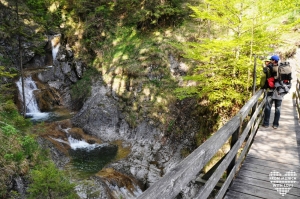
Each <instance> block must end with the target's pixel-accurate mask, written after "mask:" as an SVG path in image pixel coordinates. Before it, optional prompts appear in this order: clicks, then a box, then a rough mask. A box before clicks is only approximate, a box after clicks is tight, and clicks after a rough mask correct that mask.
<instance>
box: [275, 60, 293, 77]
mask: <svg viewBox="0 0 300 199" xmlns="http://www.w3.org/2000/svg"><path fill="white" fill-rule="evenodd" d="M272 76H273V77H274V79H275V80H279V81H283V82H286V81H290V80H291V79H292V67H291V65H290V62H281V63H280V64H279V66H273V70H272Z"/></svg>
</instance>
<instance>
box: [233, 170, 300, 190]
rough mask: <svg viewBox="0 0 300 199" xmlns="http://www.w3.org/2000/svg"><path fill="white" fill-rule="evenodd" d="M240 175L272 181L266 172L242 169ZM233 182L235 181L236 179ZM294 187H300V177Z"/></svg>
mask: <svg viewBox="0 0 300 199" xmlns="http://www.w3.org/2000/svg"><path fill="white" fill-rule="evenodd" d="M270 172H271V171H270ZM282 175H284V173H283V172H282ZM238 176H240V177H242V176H244V177H250V178H254V179H257V180H262V181H266V182H270V178H269V174H266V173H257V172H253V171H249V170H244V169H241V170H240V171H239V173H238ZM233 182H235V180H234V181H233ZM294 187H297V188H300V184H299V177H297V182H296V183H295V184H294ZM230 189H231V187H230Z"/></svg>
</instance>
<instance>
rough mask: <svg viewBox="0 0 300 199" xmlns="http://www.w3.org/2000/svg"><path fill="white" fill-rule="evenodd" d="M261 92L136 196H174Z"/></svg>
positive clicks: (224, 138) (221, 144)
mask: <svg viewBox="0 0 300 199" xmlns="http://www.w3.org/2000/svg"><path fill="white" fill-rule="evenodd" d="M262 94H263V90H259V91H258V92H257V93H256V94H255V95H254V96H252V97H251V99H250V100H249V101H248V102H247V103H246V104H245V105H244V106H243V108H242V109H241V110H240V111H239V112H238V114H237V115H236V116H234V117H233V118H232V119H231V120H230V121H228V122H227V123H226V124H225V125H224V126H223V127H221V128H220V129H219V130H218V131H217V132H216V133H215V134H214V135H213V136H212V137H210V138H209V139H208V140H207V141H206V142H204V143H203V144H202V145H200V146H199V147H198V148H197V149H196V150H194V151H193V152H192V153H191V154H190V155H189V156H187V157H186V158H185V159H184V160H182V161H181V162H180V163H179V164H178V165H177V166H176V167H174V168H173V169H172V170H171V171H169V172H168V173H166V174H165V175H164V176H163V177H162V178H161V179H160V180H159V181H157V182H156V183H154V184H153V185H152V186H151V187H149V188H148V189H147V190H146V191H144V192H143V194H141V195H140V196H139V197H138V198H139V199H153V198H160V199H167V198H175V197H176V196H177V195H178V193H179V192H180V191H181V190H182V189H183V188H184V187H186V185H187V184H188V183H189V182H190V181H192V180H194V179H195V178H196V175H197V174H198V173H199V172H200V170H201V169H202V168H203V167H204V166H205V165H206V164H207V163H208V161H210V159H211V158H212V157H213V156H214V155H215V154H216V152H217V151H218V150H219V149H220V148H221V147H222V146H223V145H224V143H225V142H226V141H227V140H228V139H229V137H230V136H231V135H232V133H233V132H234V131H235V130H236V129H237V128H238V127H239V124H240V121H243V120H244V119H245V117H246V116H247V115H248V113H249V112H250V110H251V108H252V107H253V105H254V104H256V102H257V101H258V99H259V98H260V96H261V95H262Z"/></svg>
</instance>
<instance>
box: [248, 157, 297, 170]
mask: <svg viewBox="0 0 300 199" xmlns="http://www.w3.org/2000/svg"><path fill="white" fill-rule="evenodd" d="M244 163H251V164H256V165H262V166H266V167H272V168H292V169H295V168H297V167H299V165H298V164H287V163H286V162H283V163H281V162H274V161H268V160H264V159H260V158H254V157H250V156H247V157H246V158H245V161H244Z"/></svg>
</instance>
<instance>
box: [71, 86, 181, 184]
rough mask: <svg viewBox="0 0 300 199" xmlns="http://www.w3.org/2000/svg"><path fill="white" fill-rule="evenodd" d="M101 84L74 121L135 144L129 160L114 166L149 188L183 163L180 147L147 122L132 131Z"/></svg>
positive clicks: (87, 129)
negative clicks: (172, 143) (179, 163)
mask: <svg viewBox="0 0 300 199" xmlns="http://www.w3.org/2000/svg"><path fill="white" fill-rule="evenodd" d="M108 92H109V90H108V89H107V88H106V87H105V86H104V85H103V84H102V82H101V81H99V82H97V83H96V84H94V85H93V88H92V96H91V97H90V98H89V99H88V100H87V102H86V103H85V104H84V106H83V107H82V109H81V110H80V111H79V112H78V113H77V115H75V117H74V118H73V119H72V123H73V125H75V126H79V127H81V128H83V130H84V131H85V132H86V133H88V134H91V135H94V136H97V137H99V138H100V139H102V140H104V141H113V140H120V139H122V140H124V141H126V142H127V143H128V144H130V145H131V153H130V155H129V157H127V158H126V159H123V160H120V161H118V162H115V163H112V164H111V165H109V166H111V167H113V168H115V169H116V170H117V171H120V172H121V173H125V174H128V175H131V176H134V177H135V178H136V179H138V180H139V181H140V182H142V183H143V184H144V185H145V187H144V188H147V187H148V186H150V185H151V184H152V183H154V182H156V181H157V180H158V179H159V178H160V177H161V176H163V175H164V173H166V172H167V171H168V170H170V169H171V168H172V167H174V166H175V165H176V164H177V163H178V162H179V161H180V160H181V157H180V149H181V146H180V145H176V147H175V146H174V145H171V144H170V143H169V141H168V140H167V139H166V138H165V137H164V135H163V133H162V132H161V131H160V130H159V129H157V128H156V127H154V126H153V125H150V124H149V122H147V121H146V120H145V121H144V122H142V123H140V124H139V125H138V126H137V127H136V128H133V129H132V128H130V127H129V125H128V124H127V122H126V121H125V120H124V117H123V115H122V113H121V112H120V111H119V110H118V107H117V105H116V101H115V100H113V99H111V98H110V97H108V96H107V93H108Z"/></svg>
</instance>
